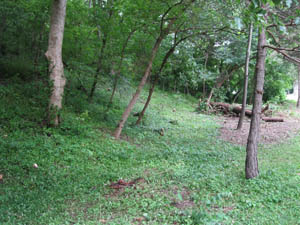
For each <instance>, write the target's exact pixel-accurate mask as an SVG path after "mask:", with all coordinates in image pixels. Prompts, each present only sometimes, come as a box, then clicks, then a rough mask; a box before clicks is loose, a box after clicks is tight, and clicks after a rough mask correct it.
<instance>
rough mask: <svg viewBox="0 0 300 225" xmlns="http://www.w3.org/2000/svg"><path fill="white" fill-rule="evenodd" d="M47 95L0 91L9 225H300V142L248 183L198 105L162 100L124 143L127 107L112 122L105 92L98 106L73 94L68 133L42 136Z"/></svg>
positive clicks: (0, 152)
mask: <svg viewBox="0 0 300 225" xmlns="http://www.w3.org/2000/svg"><path fill="white" fill-rule="evenodd" d="M42 85H43V84H42V83H38V82H35V83H27V84H23V83H22V84H18V83H14V84H8V85H7V86H0V110H1V114H0V124H1V126H0V174H3V175H4V176H3V181H2V182H0V215H1V217H0V224H287V225H290V224H299V223H300V201H299V199H300V176H299V175H298V173H300V151H299V149H300V140H299V137H295V138H294V139H292V140H287V141H286V143H284V144H281V145H277V146H271V147H270V146H266V147H263V148H261V149H259V166H260V176H259V177H258V178H257V179H253V180H245V178H244V158H245V148H244V147H243V146H235V145H232V144H230V143H226V142H224V141H221V140H219V139H218V138H217V136H218V127H219V125H218V123H217V121H218V118H217V117H214V116H207V115H202V114H197V113H195V112H194V110H195V107H196V104H197V102H196V100H195V99H193V98H187V97H185V96H183V95H180V94H170V93H165V92H161V91H157V92H155V94H154V96H153V101H152V103H151V105H150V107H149V109H148V111H147V113H146V118H145V120H144V121H143V124H142V125H140V126H138V127H136V126H133V124H134V121H135V119H136V118H135V117H133V116H131V117H130V118H129V121H128V123H127V125H126V127H125V129H124V131H123V139H122V140H121V141H116V140H114V138H112V137H111V136H110V133H111V132H112V131H113V129H114V127H115V126H116V124H117V122H118V119H119V118H120V116H121V114H122V111H123V109H124V107H125V106H126V104H127V102H128V98H127V99H126V98H124V99H120V98H118V99H116V101H115V104H114V106H113V107H112V109H111V111H110V112H109V113H108V114H107V115H106V116H105V115H103V112H104V110H105V103H106V102H107V101H108V98H109V93H106V92H105V89H103V91H101V90H98V92H97V95H96V96H95V97H96V98H95V103H93V104H87V102H86V101H85V99H84V97H82V95H80V93H79V92H76V91H74V90H71V91H67V93H66V107H65V110H64V111H63V118H64V121H63V124H62V126H61V127H60V128H58V129H53V128H43V127H42V126H40V124H41V123H42V121H43V119H44V118H43V117H44V114H45V110H43V109H45V108H46V106H47V102H44V99H45V96H46V94H47V92H46V90H45V93H43V91H40V93H39V95H36V92H35V90H36V88H40V90H43V88H41V87H42ZM33 87H34V88H33ZM126 96H130V94H127V95H126ZM118 97H119V95H118ZM145 98H146V91H145V92H144V93H143V95H142V98H141V100H140V101H139V102H138V104H137V106H136V107H135V109H134V111H135V112H137V111H138V110H140V109H141V108H142V106H143V104H142V102H143V101H144V100H145ZM173 109H176V112H173ZM171 120H176V121H177V124H171V123H170V121H171ZM161 128H164V130H165V135H164V136H161V135H160V134H159V132H156V131H157V130H159V129H161ZM34 163H37V164H38V166H39V167H38V168H33V166H32V165H33V164H34ZM135 178H143V180H142V181H141V182H139V183H137V184H136V185H134V186H133V187H128V188H125V189H123V190H120V191H118V190H114V189H111V188H110V187H109V184H110V183H111V182H116V181H118V180H119V179H123V180H125V181H130V180H133V179H135Z"/></svg>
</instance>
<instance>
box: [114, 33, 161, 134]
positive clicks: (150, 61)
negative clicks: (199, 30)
mask: <svg viewBox="0 0 300 225" xmlns="http://www.w3.org/2000/svg"><path fill="white" fill-rule="evenodd" d="M162 40H163V36H162V35H160V36H159V38H158V39H157V40H156V42H155V45H154V47H153V49H152V52H151V57H150V60H149V62H148V66H147V68H146V70H145V73H144V76H143V78H142V80H141V82H140V84H139V86H138V88H137V90H136V92H135V94H134V95H133V97H132V99H131V101H130V102H129V104H128V106H127V108H126V110H125V111H124V113H123V115H122V118H121V121H120V122H119V124H118V127H117V129H116V130H115V132H114V137H115V138H116V139H119V138H120V135H121V132H122V129H123V127H124V124H125V123H126V121H127V119H128V117H129V114H130V112H131V110H132V108H133V106H134V105H135V103H136V101H137V100H138V97H139V95H140V93H141V91H142V89H143V87H144V85H145V83H146V81H147V78H148V76H149V74H150V72H151V69H152V64H153V60H154V59H155V56H156V53H157V51H158V48H159V46H160V44H161V42H162Z"/></svg>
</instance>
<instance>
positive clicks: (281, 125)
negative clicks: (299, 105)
mask: <svg viewBox="0 0 300 225" xmlns="http://www.w3.org/2000/svg"><path fill="white" fill-rule="evenodd" d="M277 117H282V118H284V122H264V121H261V126H260V128H261V129H260V143H263V144H275V143H281V142H284V141H286V140H287V139H288V138H291V137H293V136H295V135H296V134H297V132H298V131H299V130H300V121H299V118H295V117H284V116H283V115H278V116H277ZM238 121H239V118H238V117H228V116H226V117H224V116H222V117H220V125H221V128H220V138H221V139H222V140H224V141H228V142H230V143H233V144H238V145H246V144H247V139H248V134H249V128H250V121H251V119H249V118H246V119H245V120H244V124H243V128H242V129H241V130H236V127H237V124H238Z"/></svg>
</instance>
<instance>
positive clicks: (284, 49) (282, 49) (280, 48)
mask: <svg viewBox="0 0 300 225" xmlns="http://www.w3.org/2000/svg"><path fill="white" fill-rule="evenodd" d="M263 47H264V48H271V49H274V50H275V51H278V50H279V51H288V52H300V50H297V48H300V46H297V47H295V48H282V47H275V46H272V45H264V46H263Z"/></svg>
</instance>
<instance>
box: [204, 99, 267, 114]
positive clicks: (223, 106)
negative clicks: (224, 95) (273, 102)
mask: <svg viewBox="0 0 300 225" xmlns="http://www.w3.org/2000/svg"><path fill="white" fill-rule="evenodd" d="M210 106H211V107H212V108H214V109H216V110H217V111H220V112H222V113H224V114H230V113H231V112H233V113H235V114H237V115H239V114H240V113H241V112H242V107H240V106H232V105H230V104H228V103H224V102H211V103H210ZM268 109H269V104H268V105H266V106H265V107H264V108H263V109H262V110H261V113H262V114H263V113H265V112H266V111H267V110H268ZM245 115H246V116H247V117H249V118H251V116H252V111H251V110H248V109H246V111H245Z"/></svg>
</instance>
